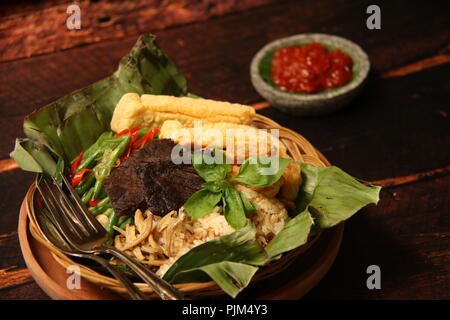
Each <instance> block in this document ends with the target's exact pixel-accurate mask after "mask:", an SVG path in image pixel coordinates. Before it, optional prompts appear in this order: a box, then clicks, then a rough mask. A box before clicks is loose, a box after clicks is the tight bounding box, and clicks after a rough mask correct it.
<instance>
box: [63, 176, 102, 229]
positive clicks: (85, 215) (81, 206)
mask: <svg viewBox="0 0 450 320" xmlns="http://www.w3.org/2000/svg"><path fill="white" fill-rule="evenodd" d="M60 175H61V178H62V181H63V182H64V184H65V185H66V188H67V190H69V192H70V194H71V196H72V198H73V200H74V201H75V204H76V205H77V207H78V208H79V212H80V213H81V215H82V216H83V218H84V219H85V221H87V222H88V223H89V225H90V226H91V228H92V229H93V230H94V231H96V232H98V233H103V232H105V228H103V226H102V225H101V223H100V222H98V220H97V219H96V218H95V217H94V215H93V214H92V213H90V212H89V210H88V209H87V207H86V205H85V204H84V203H83V201H81V199H80V196H79V195H78V193H76V191H75V190H74V189H73V187H72V185H71V184H70V183H69V181H68V180H67V178H66V177H65V176H64V175H63V174H62V173H60Z"/></svg>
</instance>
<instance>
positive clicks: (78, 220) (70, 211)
mask: <svg viewBox="0 0 450 320" xmlns="http://www.w3.org/2000/svg"><path fill="white" fill-rule="evenodd" d="M51 179H52V181H53V184H52V187H55V188H56V190H57V191H58V192H56V193H55V195H56V196H58V197H59V198H60V199H61V200H62V201H63V202H64V204H65V206H61V207H63V208H64V211H63V212H64V214H65V215H66V216H67V217H70V218H72V221H73V222H74V223H75V224H77V225H78V226H79V228H80V229H81V231H82V232H83V233H84V234H85V235H87V236H88V235H89V234H90V231H91V230H89V226H90V225H86V223H84V222H85V221H84V218H83V216H82V215H81V214H80V212H79V210H77V209H76V208H75V206H74V205H73V203H72V201H71V200H70V199H69V197H68V196H67V195H66V193H65V192H64V191H63V189H62V188H61V186H60V185H59V183H58V182H56V180H55V178H54V177H51ZM58 204H61V205H62V204H63V203H61V201H58Z"/></svg>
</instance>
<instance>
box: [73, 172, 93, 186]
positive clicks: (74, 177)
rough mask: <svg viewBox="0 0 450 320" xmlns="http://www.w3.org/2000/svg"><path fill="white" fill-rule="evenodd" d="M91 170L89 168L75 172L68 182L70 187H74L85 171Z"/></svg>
mask: <svg viewBox="0 0 450 320" xmlns="http://www.w3.org/2000/svg"><path fill="white" fill-rule="evenodd" d="M89 171H92V170H91V169H83V170H80V171H78V172H77V173H75V175H74V176H73V178H72V181H71V182H70V183H71V185H72V187H76V186H77V185H78V184H79V183H80V182H81V180H83V176H84V174H85V173H86V172H89Z"/></svg>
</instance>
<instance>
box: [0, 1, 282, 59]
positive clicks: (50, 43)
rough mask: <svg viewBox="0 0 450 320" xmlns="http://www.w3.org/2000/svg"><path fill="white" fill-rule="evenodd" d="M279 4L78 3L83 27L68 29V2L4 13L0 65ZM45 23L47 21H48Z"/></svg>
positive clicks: (183, 2)
mask: <svg viewBox="0 0 450 320" xmlns="http://www.w3.org/2000/svg"><path fill="white" fill-rule="evenodd" d="M271 2H274V0H207V1H203V0H190V1H186V0H150V1H149V0H136V1H95V2H93V1H86V0H82V1H77V2H76V4H77V5H78V6H79V7H80V12H81V28H80V29H79V30H68V29H67V27H66V20H67V18H68V17H69V16H70V14H68V13H67V8H68V6H69V5H70V4H72V3H70V2H69V3H68V2H60V1H56V2H54V3H53V4H51V5H47V6H40V7H36V8H34V10H33V11H29V10H24V11H22V12H21V11H18V10H17V11H16V12H14V13H9V14H5V13H4V16H3V17H1V18H0V41H1V42H2V43H3V44H4V46H2V47H0V61H7V60H14V59H18V58H24V57H30V56H32V55H40V54H44V53H51V52H55V51H60V50H64V49H69V48H73V47H76V46H79V45H85V44H89V43H95V42H101V41H105V40H110V39H118V38H124V37H125V36H130V35H138V34H140V33H142V32H148V31H156V30H161V29H164V28H166V27H169V26H174V25H181V24H186V23H191V22H195V21H203V20H206V19H208V18H211V17H214V16H221V15H224V14H227V13H232V12H237V11H242V10H246V9H249V8H252V7H257V6H261V5H266V4H268V3H271ZM43 21H45V22H46V23H43Z"/></svg>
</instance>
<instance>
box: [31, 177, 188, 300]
mask: <svg viewBox="0 0 450 320" xmlns="http://www.w3.org/2000/svg"><path fill="white" fill-rule="evenodd" d="M60 176H61V179H62V182H63V183H64V185H65V186H66V188H67V189H68V191H69V193H70V196H71V197H68V196H67V194H66V193H65V192H64V190H63V189H62V187H61V186H60V185H59V183H57V182H56V180H55V179H54V178H53V177H51V179H52V183H51V182H49V181H48V180H47V178H45V177H44V176H42V177H41V179H40V181H39V182H38V183H37V187H38V189H39V191H40V192H41V194H42V195H43V200H44V202H45V205H46V206H47V207H48V208H49V212H51V213H52V214H53V217H54V223H55V225H56V227H57V228H58V229H59V230H60V231H61V233H62V234H63V236H64V238H65V239H66V240H67V242H68V243H69V244H70V245H71V246H72V247H73V248H75V249H76V250H77V251H79V252H82V253H85V254H104V253H106V254H111V255H113V256H115V257H116V258H118V259H119V260H121V261H122V262H123V263H125V264H126V265H127V266H128V267H129V268H130V269H131V270H133V271H134V272H135V273H136V274H137V275H138V276H139V277H140V278H141V279H142V280H144V282H146V283H147V284H148V285H149V286H150V287H151V288H152V289H153V290H154V291H155V293H156V294H157V295H159V296H160V297H161V299H163V300H181V299H183V295H182V294H181V292H179V291H178V290H177V289H176V288H175V287H173V286H172V285H170V284H169V283H168V282H166V281H165V280H163V279H161V278H160V277H158V276H157V275H156V274H154V273H153V272H151V271H150V270H149V269H148V268H147V267H146V266H144V265H143V264H142V263H141V262H139V261H137V260H136V259H133V258H131V257H129V256H128V255H127V254H126V253H124V252H123V251H121V250H119V249H117V248H115V247H113V246H109V245H105V244H104V243H105V241H106V240H107V239H108V233H107V232H106V230H105V228H103V226H102V225H101V224H100V222H98V221H97V219H96V218H95V217H94V216H93V215H92V214H91V213H90V212H89V210H87V208H86V206H85V205H84V203H83V202H82V201H81V199H80V197H79V196H78V194H77V193H76V192H75V190H74V189H73V188H72V186H71V185H70V183H69V181H68V180H67V179H66V177H65V176H64V175H63V174H60Z"/></svg>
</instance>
